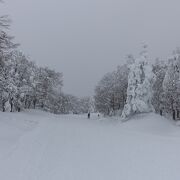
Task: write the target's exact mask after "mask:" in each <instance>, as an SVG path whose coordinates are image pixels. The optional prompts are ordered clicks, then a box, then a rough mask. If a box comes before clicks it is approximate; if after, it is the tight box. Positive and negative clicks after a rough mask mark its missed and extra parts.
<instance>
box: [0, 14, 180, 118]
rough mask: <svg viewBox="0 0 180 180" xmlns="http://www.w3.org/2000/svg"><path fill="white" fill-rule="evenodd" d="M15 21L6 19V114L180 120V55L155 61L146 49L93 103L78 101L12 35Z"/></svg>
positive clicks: (103, 83)
mask: <svg viewBox="0 0 180 180" xmlns="http://www.w3.org/2000/svg"><path fill="white" fill-rule="evenodd" d="M9 27H10V20H9V18H8V16H1V17H0V72H1V73H0V109H1V111H3V112H5V111H10V112H14V111H18V112H20V111H22V110H23V109H30V108H34V109H36V108H37V109H42V110H44V111H48V112H52V113H55V114H68V113H74V114H80V113H87V112H92V111H93V112H94V111H96V112H100V113H102V114H104V115H108V116H114V115H118V116H121V117H122V118H127V117H129V116H131V115H133V114H136V113H142V112H152V111H154V112H156V113H159V114H160V115H165V116H166V115H171V116H172V117H173V119H174V120H175V119H178V118H179V111H180V109H179V104H180V99H179V92H180V83H179V80H180V50H179V49H178V48H177V50H175V51H174V52H173V53H172V57H171V58H169V59H168V61H166V60H159V59H156V60H153V59H150V58H149V56H148V50H147V45H143V49H142V52H140V55H139V57H138V58H134V57H133V55H128V56H127V58H126V64H124V65H120V66H118V67H117V69H116V70H115V71H113V72H111V73H107V74H105V75H104V76H103V77H102V79H101V80H100V81H99V83H98V84H97V86H96V87H95V91H94V92H95V94H94V97H93V98H90V97H84V98H78V97H76V96H73V95H69V94H66V93H64V92H63V91H62V87H63V73H62V72H55V71H54V70H52V69H50V68H48V67H38V66H37V65H36V64H35V63H34V62H32V61H31V60H30V59H29V58H28V57H27V56H26V55H24V54H23V52H21V51H20V50H17V49H18V48H17V47H18V46H19V44H16V43H14V38H13V37H12V36H11V35H9V34H8V29H9Z"/></svg>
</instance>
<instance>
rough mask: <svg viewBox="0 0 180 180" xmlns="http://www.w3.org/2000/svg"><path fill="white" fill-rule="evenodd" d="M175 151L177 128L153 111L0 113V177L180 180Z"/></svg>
mask: <svg viewBox="0 0 180 180" xmlns="http://www.w3.org/2000/svg"><path fill="white" fill-rule="evenodd" d="M179 154H180V127H179V126H175V124H174V123H173V122H172V121H169V120H167V119H165V118H162V117H160V116H158V115H155V114H143V115H137V116H135V117H134V118H133V119H131V120H129V121H127V122H124V123H121V122H120V121H117V120H115V119H104V118H101V117H100V118H98V117H97V115H96V114H94V115H93V116H92V118H91V119H90V120H88V119H87V117H86V115H84V116H83V115H82V116H78V115H60V116H58V115H53V114H49V113H45V112H40V111H30V112H23V113H0V180H179V179H180V156H179Z"/></svg>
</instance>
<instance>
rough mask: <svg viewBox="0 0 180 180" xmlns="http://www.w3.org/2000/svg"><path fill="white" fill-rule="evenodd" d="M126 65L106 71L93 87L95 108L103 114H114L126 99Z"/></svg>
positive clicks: (120, 108) (121, 107)
mask: <svg viewBox="0 0 180 180" xmlns="http://www.w3.org/2000/svg"><path fill="white" fill-rule="evenodd" d="M127 79H128V68H127V65H123V66H118V67H117V70H115V71H113V72H112V73H107V74H105V75H104V76H103V78H102V79H101V80H100V81H99V83H98V85H97V86H96V88H95V96H94V100H95V108H96V110H97V111H99V112H101V113H103V114H105V115H114V114H116V113H117V112H118V111H120V110H122V109H123V107H124V104H125V101H126V95H127V84H128V80H127Z"/></svg>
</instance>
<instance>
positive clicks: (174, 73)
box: [163, 51, 180, 119]
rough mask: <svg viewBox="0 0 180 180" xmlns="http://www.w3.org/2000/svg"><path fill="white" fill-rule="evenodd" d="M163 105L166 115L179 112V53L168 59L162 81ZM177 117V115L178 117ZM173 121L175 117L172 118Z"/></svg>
mask: <svg viewBox="0 0 180 180" xmlns="http://www.w3.org/2000/svg"><path fill="white" fill-rule="evenodd" d="M163 90H164V94H163V104H164V109H165V110H166V112H168V113H174V111H180V108H179V107H180V98H179V97H180V53H179V51H176V53H175V54H174V55H173V57H172V58H170V59H169V63H168V70H167V71H166V75H165V78H164V81H163ZM178 116H179V115H178ZM173 118H174V119H175V116H173Z"/></svg>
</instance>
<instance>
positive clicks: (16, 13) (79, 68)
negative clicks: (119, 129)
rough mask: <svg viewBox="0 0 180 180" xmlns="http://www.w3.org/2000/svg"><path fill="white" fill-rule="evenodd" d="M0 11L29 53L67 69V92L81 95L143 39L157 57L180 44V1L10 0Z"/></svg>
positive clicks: (137, 48)
mask: <svg viewBox="0 0 180 180" xmlns="http://www.w3.org/2000/svg"><path fill="white" fill-rule="evenodd" d="M0 12H1V13H2V14H3V13H5V14H9V15H10V17H11V19H12V20H13V24H12V27H11V34H13V35H15V36H16V41H17V42H19V43H21V47H20V48H21V49H22V50H23V51H24V52H25V54H27V55H29V56H30V57H31V59H32V60H33V61H36V62H37V64H38V65H42V66H50V67H51V68H53V69H55V70H57V71H60V72H63V74H64V91H65V92H67V93H72V94H75V95H78V96H86V95H93V90H94V86H95V85H96V83H97V82H98V81H99V79H100V78H101V77H102V76H103V75H104V74H105V73H106V72H109V71H112V70H114V69H115V68H116V66H117V65H119V64H122V63H123V62H124V57H125V56H126V55H127V54H129V53H132V54H134V55H135V56H137V54H138V52H139V51H140V45H141V43H142V42H146V43H147V44H148V45H149V53H150V56H151V57H152V58H155V57H162V58H165V57H168V56H169V55H170V54H171V52H172V50H173V49H175V48H176V47H177V46H180V23H179V17H180V1H179V0H5V4H3V5H1V6H0Z"/></svg>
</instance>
